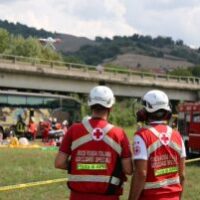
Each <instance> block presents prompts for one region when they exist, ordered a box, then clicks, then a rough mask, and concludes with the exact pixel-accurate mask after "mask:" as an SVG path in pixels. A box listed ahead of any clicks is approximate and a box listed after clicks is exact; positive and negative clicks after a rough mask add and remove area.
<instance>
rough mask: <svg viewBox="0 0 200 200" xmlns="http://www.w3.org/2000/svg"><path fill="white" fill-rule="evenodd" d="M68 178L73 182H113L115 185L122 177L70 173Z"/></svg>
mask: <svg viewBox="0 0 200 200" xmlns="http://www.w3.org/2000/svg"><path fill="white" fill-rule="evenodd" d="M68 180H69V181H71V182H99V183H111V184H113V185H119V184H120V179H119V178H117V177H114V176H102V175H71V174H70V175H69V176H68Z"/></svg>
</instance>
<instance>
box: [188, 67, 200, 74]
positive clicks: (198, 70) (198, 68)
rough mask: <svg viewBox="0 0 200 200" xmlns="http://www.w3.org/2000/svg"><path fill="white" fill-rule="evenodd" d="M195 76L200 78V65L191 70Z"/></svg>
mask: <svg viewBox="0 0 200 200" xmlns="http://www.w3.org/2000/svg"><path fill="white" fill-rule="evenodd" d="M189 70H190V71H191V73H192V75H193V76H196V77H200V65H198V66H195V67H192V68H190V69H189Z"/></svg>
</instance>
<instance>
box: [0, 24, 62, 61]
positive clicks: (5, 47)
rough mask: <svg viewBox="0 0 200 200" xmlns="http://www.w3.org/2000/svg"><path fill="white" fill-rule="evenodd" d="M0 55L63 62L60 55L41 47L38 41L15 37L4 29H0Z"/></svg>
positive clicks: (31, 38) (50, 49)
mask: <svg viewBox="0 0 200 200" xmlns="http://www.w3.org/2000/svg"><path fill="white" fill-rule="evenodd" d="M0 53H3V54H7V55H16V56H24V57H31V58H39V59H44V60H62V57H61V55H60V54H58V53H57V52H55V51H54V50H53V49H52V48H49V47H47V46H46V47H45V46H43V45H41V44H40V42H39V41H38V39H36V38H33V37H28V38H24V37H23V36H20V35H19V36H14V35H11V34H10V33H9V32H8V31H7V30H5V29H2V28H0Z"/></svg>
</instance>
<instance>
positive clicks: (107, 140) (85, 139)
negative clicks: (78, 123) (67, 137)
mask: <svg viewBox="0 0 200 200" xmlns="http://www.w3.org/2000/svg"><path fill="white" fill-rule="evenodd" d="M82 123H83V125H84V127H85V128H86V130H87V131H88V133H89V134H87V135H85V136H82V137H80V138H78V139H77V140H75V141H73V142H72V150H74V149H76V148H77V147H79V146H81V145H83V144H85V143H87V142H90V141H92V140H93V138H92V135H91V133H92V131H93V128H92V126H91V125H90V123H89V121H88V120H87V119H84V120H83V121H82ZM112 128H113V125H111V124H107V125H106V126H105V127H104V128H102V130H103V131H104V133H105V136H104V137H103V139H102V140H103V141H104V142H105V143H106V144H108V145H109V146H110V147H111V148H112V149H114V150H115V151H116V152H117V153H118V154H119V155H120V154H121V152H122V148H121V146H120V145H119V144H118V143H117V142H115V141H114V140H113V139H112V138H111V137H109V136H108V135H107V133H108V132H109V131H110V130H111V129H112Z"/></svg>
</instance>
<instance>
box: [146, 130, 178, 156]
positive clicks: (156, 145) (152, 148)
mask: <svg viewBox="0 0 200 200" xmlns="http://www.w3.org/2000/svg"><path fill="white" fill-rule="evenodd" d="M148 130H149V131H151V132H152V133H153V134H154V135H155V136H156V137H157V138H158V140H157V141H156V142H154V143H153V144H152V145H150V146H149V147H148V149H147V152H148V157H149V156H150V154H151V153H153V152H154V151H156V150H157V149H158V148H159V147H161V146H162V145H163V144H162V142H161V141H160V133H159V132H158V131H157V130H156V129H155V128H154V127H150V128H148ZM172 131H173V130H172V128H171V127H169V126H167V131H166V134H167V136H168V138H169V144H168V145H169V146H170V147H171V146H173V147H172V148H173V149H174V150H176V151H177V152H178V153H179V154H180V151H179V150H177V148H176V147H175V145H174V142H172V141H171V140H170V138H171V136H172Z"/></svg>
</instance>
